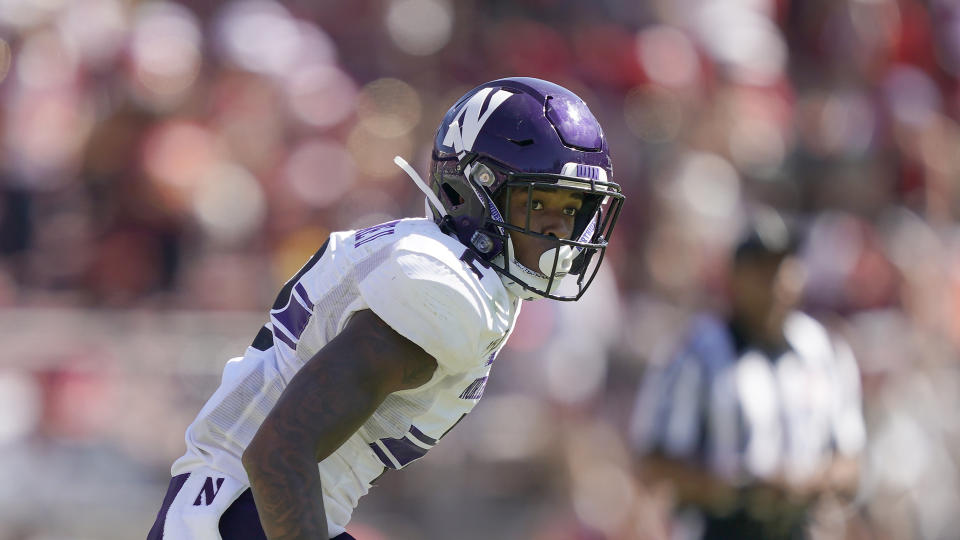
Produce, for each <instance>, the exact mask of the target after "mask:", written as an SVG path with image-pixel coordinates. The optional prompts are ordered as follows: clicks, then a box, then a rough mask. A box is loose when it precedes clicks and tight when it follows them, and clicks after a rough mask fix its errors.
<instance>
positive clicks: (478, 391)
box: [460, 377, 487, 399]
mask: <svg viewBox="0 0 960 540" xmlns="http://www.w3.org/2000/svg"><path fill="white" fill-rule="evenodd" d="M486 387H487V378H486V377H480V378H479V379H477V380H475V381H473V382H472V383H470V386H468V387H467V388H466V389H465V390H464V391H463V393H462V394H460V399H480V398H481V397H483V390H484V389H485V388H486Z"/></svg>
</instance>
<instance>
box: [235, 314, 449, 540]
mask: <svg viewBox="0 0 960 540" xmlns="http://www.w3.org/2000/svg"><path fill="white" fill-rule="evenodd" d="M435 369H436V361H435V360H434V359H433V358H431V357H430V356H429V355H427V354H426V353H424V352H423V350H422V349H420V348H419V347H417V346H416V345H414V344H413V343H411V342H410V341H408V340H406V339H405V338H403V337H401V336H400V335H399V334H397V333H396V332H395V331H393V329H392V328H390V327H389V326H387V325H386V324H384V323H383V321H381V320H380V319H379V317H377V316H376V315H374V314H373V313H372V312H369V311H363V312H360V313H359V314H357V315H355V316H354V318H353V320H351V322H350V323H349V324H348V326H347V328H345V329H344V331H343V332H341V334H340V335H338V336H337V337H336V338H334V339H333V340H331V342H330V343H329V344H327V346H326V347H324V348H323V349H322V350H321V351H320V352H319V353H317V355H316V356H314V357H313V358H312V359H311V360H310V361H309V362H307V363H306V364H305V365H304V367H303V368H302V369H301V370H300V371H299V372H298V373H297V375H296V376H294V377H293V379H291V381H290V383H289V384H288V385H287V388H286V389H285V390H284V392H283V394H282V395H281V396H280V399H279V401H278V402H277V403H276V405H275V406H274V408H273V409H272V410H271V412H270V414H268V415H267V418H266V419H265V420H264V422H263V424H262V425H261V426H260V429H259V430H258V431H257V434H256V436H254V438H253V441H251V443H250V445H249V446H248V447H247V449H246V451H245V452H244V455H243V464H244V467H245V468H246V470H247V474H248V476H249V478H250V488H251V491H252V492H253V497H254V500H255V502H256V504H257V512H258V513H259V514H260V521H261V523H262V525H263V529H264V532H266V534H267V538H269V539H270V540H280V539H283V540H293V539H298V540H299V539H307V538H309V539H316V538H329V535H328V534H327V532H328V531H327V522H326V516H325V513H324V508H323V496H322V487H321V485H320V476H319V474H318V472H317V462H318V461H322V460H323V459H325V458H326V457H327V456H329V455H330V454H331V453H333V452H334V451H335V450H336V449H337V448H338V447H339V446H340V445H341V444H343V443H344V442H345V441H346V440H347V439H348V438H349V437H350V436H351V435H352V434H353V433H355V432H356V431H357V429H359V428H360V426H361V425H362V424H363V422H365V421H366V420H367V418H369V417H370V415H371V414H373V412H374V410H376V408H377V407H378V406H379V405H380V403H382V402H383V400H384V399H385V398H386V396H387V395H389V394H390V393H391V392H394V391H397V390H402V389H405V388H415V387H417V386H420V385H422V384H424V383H426V382H427V381H429V380H430V377H431V376H432V374H433V372H434V370H435Z"/></svg>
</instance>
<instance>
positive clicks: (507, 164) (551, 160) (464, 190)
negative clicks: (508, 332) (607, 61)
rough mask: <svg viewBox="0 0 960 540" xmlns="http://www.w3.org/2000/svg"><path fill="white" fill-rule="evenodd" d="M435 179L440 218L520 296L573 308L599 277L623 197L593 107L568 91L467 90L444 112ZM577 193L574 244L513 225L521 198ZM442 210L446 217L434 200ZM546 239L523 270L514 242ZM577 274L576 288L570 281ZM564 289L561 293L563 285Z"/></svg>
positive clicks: (543, 85)
mask: <svg viewBox="0 0 960 540" xmlns="http://www.w3.org/2000/svg"><path fill="white" fill-rule="evenodd" d="M432 157H433V159H432V162H431V170H430V176H431V178H432V181H431V186H430V187H431V190H432V191H433V194H434V195H436V197H430V199H431V200H433V201H435V202H434V208H433V209H432V212H433V216H434V219H436V221H437V223H438V224H439V225H440V226H441V227H443V228H445V229H446V230H448V231H451V232H453V233H455V234H456V235H457V237H458V238H459V239H460V241H461V242H463V243H464V244H465V245H467V246H468V247H469V248H470V249H471V250H473V251H474V252H475V253H476V255H477V256H478V257H479V258H480V259H481V260H483V261H486V263H488V264H489V265H490V266H492V267H493V268H494V269H495V270H496V271H497V272H498V273H499V274H500V275H501V278H503V281H504V283H505V284H506V285H507V287H508V288H510V289H511V290H513V291H514V292H515V293H517V294H518V295H519V296H521V297H522V298H526V299H534V298H541V297H544V298H552V299H555V300H577V299H579V298H580V297H581V296H582V295H583V293H584V291H586V289H587V287H588V286H589V285H590V283H591V282H592V281H593V278H594V277H595V276H596V273H597V270H598V269H599V267H600V262H601V261H602V260H603V255H604V252H605V251H606V247H607V242H608V240H609V238H610V234H611V232H612V231H613V227H614V225H615V223H616V220H617V216H618V215H619V213H620V208H621V205H622V204H623V200H624V196H623V194H622V193H621V190H620V186H619V185H617V184H616V183H614V182H612V181H611V179H612V177H613V168H612V164H611V161H610V153H609V150H608V147H607V140H606V138H605V137H604V135H603V130H602V129H601V128H600V124H599V123H597V120H596V119H595V118H594V116H593V114H592V113H591V112H590V110H589V109H588V108H587V105H586V104H585V103H584V102H583V100H581V99H580V98H579V97H577V96H576V95H575V94H574V93H573V92H570V91H569V90H567V89H566V88H563V87H561V86H558V85H556V84H553V83H551V82H547V81H543V80H540V79H532V78H526V77H512V78H508V79H499V80H496V81H492V82H488V83H486V84H482V85H480V86H478V87H476V88H474V89H473V90H470V91H469V92H467V94H466V95H464V96H463V97H462V98H460V99H459V100H458V101H457V102H456V104H454V106H453V107H452V108H451V109H450V110H449V111H448V112H447V114H446V116H444V118H443V121H442V122H441V123H440V127H439V129H438V130H437V135H436V138H435V140H434V144H433V156H432ZM537 188H546V189H551V190H570V191H576V192H578V193H580V194H582V196H583V207H582V208H581V210H580V211H579V212H578V213H577V217H576V219H575V223H574V232H573V234H572V236H571V238H557V237H555V236H553V235H549V236H547V235H543V234H540V233H539V232H538V231H533V230H531V229H530V227H529V223H530V212H531V205H530V204H528V205H527V216H526V219H525V220H520V221H514V222H525V223H526V224H527V226H526V227H519V226H516V225H511V224H510V222H511V219H510V216H509V214H505V213H504V212H502V210H506V212H509V205H503V206H506V208H505V209H502V208H500V207H499V206H498V204H497V202H498V201H500V202H501V203H502V202H503V201H507V200H510V196H511V194H512V193H513V192H515V191H516V190H521V191H524V192H526V193H527V196H528V198H529V197H530V196H531V194H532V192H533V190H534V189H537ZM437 199H439V202H440V203H441V204H442V206H443V211H442V212H441V211H440V209H439V208H437V207H436V206H437V205H436V200H437ZM515 234H527V235H532V236H536V237H540V238H547V239H549V240H550V241H552V242H553V245H554V247H553V248H552V249H549V250H547V251H546V252H545V253H543V255H542V256H541V257H540V268H536V269H535V268H527V267H525V266H524V265H522V264H520V263H519V262H518V261H517V260H516V259H515V257H514V250H513V246H512V242H511V241H510V235H515ZM567 276H576V280H575V285H576V286H575V287H574V286H573V285H572V284H570V285H568V284H566V283H563V282H564V281H571V282H572V281H573V278H572V277H571V278H569V280H567V279H565V278H567ZM561 285H563V287H561Z"/></svg>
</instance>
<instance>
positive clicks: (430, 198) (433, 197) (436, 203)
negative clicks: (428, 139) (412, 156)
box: [393, 156, 447, 217]
mask: <svg viewBox="0 0 960 540" xmlns="http://www.w3.org/2000/svg"><path fill="white" fill-rule="evenodd" d="M393 162H394V163H396V164H397V166H399V167H400V168H401V169H403V172H405V173H407V176H409V177H410V178H411V179H412V180H413V183H414V184H416V185H417V188H419V189H420V191H422V192H423V194H424V195H426V196H427V201H426V203H425V204H424V207H425V210H427V217H430V214H431V212H430V207H429V205H433V208H434V209H435V210H436V211H437V213H438V214H440V215H441V216H445V215H447V211H446V209H444V208H443V203H441V202H440V199H438V198H437V194H436V193H434V192H433V191H432V190H431V189H430V187H429V186H427V183H426V182H424V181H423V178H420V175H419V174H417V171H415V170H413V167H411V166H410V164H409V163H407V160H405V159H403V158H402V157H400V156H396V157H394V158H393Z"/></svg>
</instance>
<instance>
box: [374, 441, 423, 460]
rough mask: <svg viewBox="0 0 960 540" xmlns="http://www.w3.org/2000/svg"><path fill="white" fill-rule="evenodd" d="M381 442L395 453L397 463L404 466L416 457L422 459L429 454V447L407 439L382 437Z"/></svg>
mask: <svg viewBox="0 0 960 540" xmlns="http://www.w3.org/2000/svg"><path fill="white" fill-rule="evenodd" d="M380 442H381V443H382V444H383V446H385V447H386V448H387V450H389V451H390V453H391V454H393V457H394V458H396V460H397V463H399V464H400V466H401V467H402V466H404V465H406V464H408V463H410V462H411V461H413V460H415V459H420V458H422V457H423V456H425V455H427V450H428V449H427V448H423V447H422V446H419V445H417V443H415V442H413V441H411V440H410V439H407V438H406V437H403V438H400V439H380Z"/></svg>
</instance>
